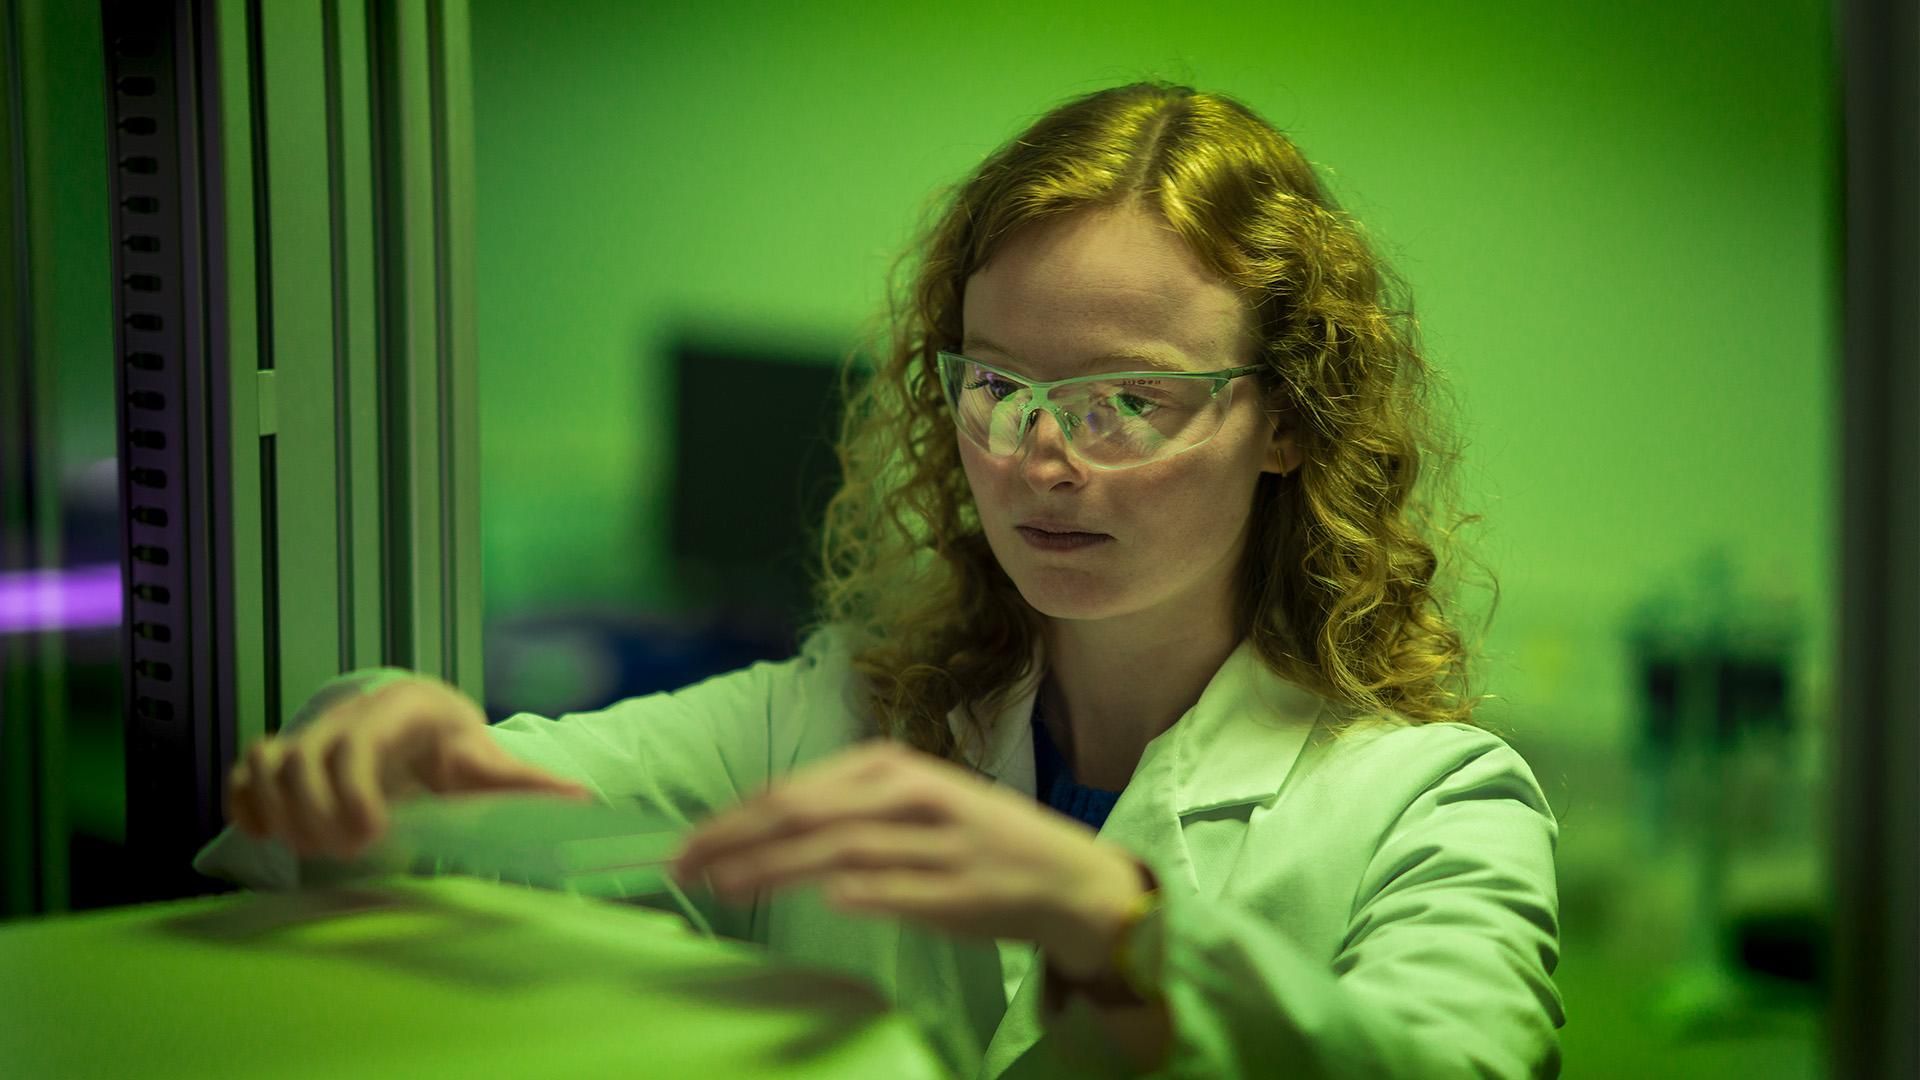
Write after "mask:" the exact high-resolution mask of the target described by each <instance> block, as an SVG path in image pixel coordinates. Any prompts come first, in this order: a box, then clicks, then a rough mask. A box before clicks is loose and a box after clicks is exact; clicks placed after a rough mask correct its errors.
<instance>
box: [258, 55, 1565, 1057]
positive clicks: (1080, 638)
mask: <svg viewBox="0 0 1920 1080" xmlns="http://www.w3.org/2000/svg"><path fill="white" fill-rule="evenodd" d="M915 250H916V251H918V252H920V253H921V256H922V257H921V259H920V261H919V264H918V266H917V268H916V270H915V274H914V277H913V280H912V283H911V296H910V301H909V303H908V305H907V306H906V309H905V311H904V312H903V313H902V312H899V311H898V310H896V317H895V318H894V320H893V322H892V327H891V341H890V344H889V347H888V348H887V349H886V350H885V351H884V354H883V357H882V362H881V363H880V364H879V365H878V366H877V369H876V370H875V371H874V373H873V375H872V377H871V378H870V379H868V380H867V381H866V382H865V383H864V385H862V386H861V387H859V388H858V389H857V391H851V390H850V393H849V400H848V408H847V412H846V416H845V420H844V426H843V429H842V433H841V441H840V460H841V465H842V469H843V474H844V485H843V487H842V488H841V490H840V492H839V494H838V495H837V496H836V497H835V499H834V500H833V502H832V503H831V504H830V506H829V508H828V511H827V516H826V521H825V523H824V527H823V529H822V534H821V540H822V568H821V575H820V581H819V588H818V594H819V596H818V598H819V611H820V619H819V622H818V623H817V624H816V626H815V628H814V630H813V632H812V633H811V634H810V635H809V637H808V640H807V643H806V645H805V647H804V648H803V650H802V655H801V656H799V657H796V658H795V659H793V660H791V661H788V662H786V663H783V664H759V665H755V666H754V667H752V668H749V669H747V670H745V671H741V672H736V673H733V674H731V675H726V676H721V677H719V678H716V679H712V680H708V681H707V682H704V683H702V684H700V685H698V686H694V687H690V688H688V689H686V690H683V691H680V692H678V693H675V694H663V695H653V696H651V697H647V698H641V699H635V700H631V701H627V702H622V703H619V704H617V705H615V706H613V707H611V708H609V709H607V710H604V711H602V712H599V713H594V714H590V715H582V716H572V717H566V718H562V719H561V720H559V721H554V720H547V719H544V718H540V717H534V716H529V715H521V716H516V717H513V718H512V719H510V720H508V721H507V722H505V723H503V724H500V725H498V726H496V727H493V728H488V727H487V726H486V725H485V722H484V719H483V718H482V717H481V714H480V712H479V710H478V709H477V708H476V707H475V706H474V705H473V704H472V703H471V702H470V701H467V700H466V699H464V698H461V697H460V696H459V695H458V694H457V692H455V691H453V690H452V689H451V688H449V687H446V686H444V685H443V684H439V683H437V682H436V681H434V680H428V679H421V678H418V677H413V676H409V675H407V674H405V673H396V672H385V673H373V675H372V676H368V675H365V674H361V675H358V676H350V677H347V678H346V679H344V680H342V681H340V685H339V686H336V687H330V688H329V690H328V691H326V692H323V694H322V695H319V696H317V697H316V699H315V701H314V702H311V703H309V707H308V709H307V710H306V714H307V715H306V716H304V717H303V718H302V719H303V723H302V724H301V725H300V727H299V730H298V731H297V732H293V731H292V728H291V727H290V729H289V733H283V735H282V736H281V737H279V738H276V739H268V740H264V741H262V742H260V743H259V744H257V745H255V746H254V747H253V748H252V749H251V750H250V752H249V754H248V755H247V758H246V759H245V760H244V761H243V762H242V763H241V764H240V765H239V766H237V767H236V769H235V770H234V774H233V777H232V781H231V789H230V806H231V814H232V818H233V820H234V822H235V824H236V825H237V826H238V827H239V828H241V829H242V830H245V831H246V832H248V833H251V834H253V835H254V836H258V837H266V836H272V837H278V838H281V839H284V840H286V841H287V842H288V844H289V845H290V846H292V847H293V848H294V849H295V850H297V851H299V852H301V853H303V854H328V855H334V856H338V857H352V856H353V855H355V854H357V853H358V852H360V851H362V850H364V848H365V847H366V845H368V844H369V843H371V842H372V841H373V840H374V839H375V838H377V837H378V836H379V835H380V833H381V831H382V829H383V828H384V823H385V820H386V819H385V806H386V805H387V804H388V803H390V802H391V801H393V800H395V799H397V798H404V797H406V796H408V795H411V794H414V793H417V792H419V791H421V790H425V789H431V790H436V791H443V792H444V791H463V790H477V789H483V788H500V787H518V788H530V789H534V790H547V791H554V792H560V793H566V794H573V795H576V796H580V795H598V796H600V797H603V798H610V799H632V800H639V801H641V802H643V803H645V804H648V805H650V806H653V807H655V808H657V809H658V810H659V811H660V812H661V813H662V814H664V815H666V816H668V817H669V818H671V819H673V820H675V821H677V822H681V823H684V824H686V825H689V826H693V831H692V833H691V836H690V838H689V839H688V841H687V843H686V845H685V847H684V848H683V850H682V851H681V852H680V853H679V856H678V858H677V859H676V861H675V873H676V874H677V875H679V876H681V877H682V878H683V879H684V880H687V881H689V882H695V881H698V882H705V883H706V884H708V885H710V886H711V890H712V891H711V893H710V894H706V893H703V894H701V895H703V896H707V897H708V899H707V900H706V901H703V902H705V903H709V904H710V905H711V910H710V912H709V914H710V917H711V920H712V921H713V923H714V925H715V927H716V928H717V929H719V930H721V931H722V932H725V933H728V934H730V935H732V936H736V937H740V938H744V939H747V940H753V941H759V942H763V943H765V944H767V945H768V946H770V947H772V948H774V949H776V950H778V951H781V952H783V953H786V954H789V955H793V956H797V957H800V958H803V959H808V960H812V961H815V962H819V963H824V964H831V965H834V966H839V967H844V968H848V969H851V970H854V971H858V972H860V973H861V974H863V975H865V976H866V977H868V978H870V979H872V980H873V981H875V982H876V983H878V984H879V985H880V986H881V987H882V988H883V989H884V990H885V991H886V992H888V993H889V994H890V996H891V997H892V998H893V1000H895V1001H896V1002H897V1003H898V1004H899V1006H900V1007H901V1008H902V1009H904V1010H906V1011H908V1012H909V1013H911V1014H912V1015H914V1016H915V1017H916V1019H918V1020H919V1021H920V1023H921V1024H922V1026H923V1028H924V1029H925V1030H926V1031H927V1033H928V1035H929V1037H930V1038H931V1039H932V1041H933V1042H934V1044H935V1045H936V1047H937V1048H938V1049H939V1050H940V1051H941V1053H942V1054H943V1055H944V1056H945V1057H946V1058H947V1060H948V1061H949V1063H950V1064H952V1065H953V1066H954V1068H955V1069H956V1071H957V1072H959V1073H960V1074H961V1075H980V1076H1000V1075H1014V1074H1025V1073H1032V1074H1034V1075H1042V1074H1044V1073H1045V1072H1046V1071H1047V1069H1049V1068H1052V1067H1054V1065H1055V1064H1057V1063H1058V1062H1059V1061H1062V1060H1066V1059H1068V1058H1075V1057H1080V1056H1081V1055H1083V1054H1084V1053H1087V1052H1090V1051H1089V1048H1090V1047H1093V1046H1095V1045H1106V1046H1109V1047H1111V1048H1112V1051H1111V1052H1112V1053H1114V1055H1115V1056H1114V1057H1113V1058H1111V1059H1110V1060H1109V1063H1110V1064H1112V1065H1114V1066H1116V1067H1118V1066H1131V1067H1135V1068H1139V1069H1164V1070H1165V1071H1167V1072H1170V1073H1173V1074H1177V1075H1205V1076H1231V1075H1255V1074H1266V1073H1269V1072H1273V1073H1279V1072H1282V1071H1285V1072H1288V1073H1292V1074H1297V1075H1329V1076H1332V1075H1341V1076H1346V1075H1351V1076H1368V1077H1377V1076H1419V1077H1427V1076H1441V1075H1466V1074H1473V1075H1494V1076H1531V1075H1539V1074H1543V1073H1544V1074H1553V1073H1556V1072H1557V1071H1558V1046H1557V1036H1556V1033H1555V1029H1556V1028H1557V1027H1559V1026H1560V1025H1561V1023H1562V1022H1563V1018H1562V1014H1561V1010H1560V1002H1559V997H1558V995H1557V993H1556V992H1555V990H1554V987H1553V984H1552V981H1551V973H1552V970H1553V967H1554V965H1555V963H1556V960H1557V955H1558V940H1557V899H1556V890H1555V882H1554V872H1553V848H1554V844H1555V840H1556V836H1557V827H1556V824H1555V822H1554V819H1553V816H1552V813H1551V811H1550V809H1549V808H1548V806H1547V804H1546V801H1545V799H1544V798H1543V797H1542V795H1541V793H1540V790H1539V787H1538V785H1537V784H1536V783H1535V781H1534V778H1533V776H1532V774H1531V772H1530V771H1529V770H1528V768H1527V766H1526V765H1525V763H1524V762H1523V761H1522V760H1521V759H1520V757H1519V756H1518V755H1517V754H1515V753H1514V752H1513V751H1512V750H1511V749H1510V748H1508V747H1507V746H1506V744H1505V743H1504V742H1503V741H1501V740H1500V739H1499V738H1497V737H1495V736H1493V735H1490V734H1488V733H1486V732H1484V731H1482V730H1481V729H1479V728H1477V727H1474V726H1473V725H1472V724H1471V716H1472V711H1473V708H1474V705H1475V701H1474V699H1472V698H1471V697H1470V696H1469V695H1468V694H1467V692H1466V674H1467V673H1466V662H1467V651H1466V648H1465V646H1464V644H1463V640H1462V636H1461V634H1460V633H1459V632H1458V630H1457V629H1456V628H1455V627H1454V626H1452V625H1451V624H1450V623H1449V621H1448V620H1447V618H1446V617H1445V614H1444V609H1443V607H1442V603H1441V597H1440V595H1439V594H1438V593H1437V592H1436V586H1435V572H1436V570H1437V569H1438V568H1439V567H1440V565H1441V561H1440V559H1439V558H1438V557H1437V555H1436V552H1435V550H1434V548H1433V547H1432V546H1431V543H1430V538H1429V536H1428V535H1427V533H1428V531H1429V528H1430V521H1431V519H1432V517H1433V509H1432V504H1433V503H1434V502H1435V501H1436V497H1435V496H1434V495H1433V489H1432V484H1433V473H1432V470H1431V468H1429V470H1428V480H1429V486H1428V488H1424V489H1422V490H1421V491H1420V492H1419V493H1418V494H1416V490H1415V488H1416V481H1417V480H1419V479H1420V477H1421V475H1422V465H1423V464H1426V465H1429V466H1431V465H1432V464H1434V463H1435V462H1436V461H1437V460H1444V459H1445V458H1446V457H1447V456H1448V453H1447V451H1446V450H1445V449H1444V447H1443V446H1442V445H1441V444H1440V443H1439V440H1438V438H1437V436H1436V433H1435V432H1436V428H1435V425H1434V424H1433V422H1432V421H1431V419H1430V418H1429V416H1428V414H1427V412H1426V410H1425V408H1424V406H1423V402H1424V400H1425V395H1426V392H1427V390H1428V384H1429V382H1430V381H1431V376H1430V373H1429V371H1428V369H1427V367H1426V365H1425V363H1424V361H1423V360H1422V358H1421V355H1420V353H1419V351H1418V348H1417V345H1416V342H1415V335H1414V330H1413V327H1412V325H1411V320H1410V319H1407V318H1405V316H1406V315H1407V312H1405V311H1403V310H1400V309H1396V308H1395V307H1393V306H1391V301H1390V298H1389V297H1388V296H1387V295H1386V293H1385V289H1384V285H1383V283H1384V282H1387V281H1390V280H1393V279H1391V277H1390V275H1389V273H1388V271H1387V270H1386V269H1385V268H1384V267H1382V266H1381V265H1380V264H1379V263H1378V261H1377V260H1376V259H1375V258H1374V256H1373V255H1372V254H1371V253H1370V251H1369V249H1368V247H1367V246H1366V244H1365V243H1364V241H1363V239H1362V237H1361V235H1360V232H1359V229H1358V227H1357V226H1356V225H1355V224H1354V223H1353V222H1352V221H1351V220H1350V219H1348V218H1347V217H1345V216H1344V215H1343V214H1342V213H1341V212H1340V211H1339V210H1338V209H1337V207H1336V206H1335V205H1334V203H1333V200H1332V199H1331V198H1330V197H1329V196H1328V195H1327V194H1326V192H1325V191H1324V190H1323V188H1322V186H1321V184H1320V183H1319V181H1318V179H1317V178H1316V176H1315V175H1314V172H1313V170H1312V168H1311V167H1310V166H1309V165H1308V164H1307V162H1306V161H1305V160H1304V159H1303V158H1302V157H1301V156H1300V154H1299V153H1298V151H1297V150H1296V149H1295V148H1294V147H1293V146H1292V144H1291V143H1289V142H1288V140H1287V139H1286V138H1285V137H1284V136H1283V135H1281V134H1280V133H1278V132H1277V131H1275V130H1274V129H1273V128H1272V127H1270V126H1269V125H1268V124H1266V123H1265V122H1264V121H1263V120H1261V119H1260V118H1258V117H1257V116H1256V115H1254V114H1253V113H1252V112H1251V111H1249V110H1248V109H1246V108H1245V107H1244V106H1242V105H1240V104H1238V103H1236V102H1234V101H1232V100H1231V99H1228V98H1225V97H1221V96H1218V95H1212V94H1201V93H1196V92H1194V91H1192V90H1190V89H1187V88H1185V87H1176V86H1166V85H1161V84H1138V85H1133V86H1126V87H1121V88H1117V89H1113V90H1109V91H1104V92H1100V93H1095V94H1091V95H1088V96H1086V97H1083V98H1080V99H1078V100H1075V101H1072V102H1070V103H1068V104H1066V105H1064V106H1062V107H1061V108H1059V109H1056V110H1055V111H1053V112H1052V113H1050V114H1048V115H1047V116H1045V117H1043V118H1042V119H1041V120H1040V121H1038V122H1037V123H1036V124H1034V125H1033V126H1032V127H1031V128H1030V129H1029V130H1027V131H1026V132H1023V133H1022V134H1021V135H1020V136H1018V137H1017V138H1015V139H1014V140H1012V141H1010V142H1009V143H1007V144H1006V145H1005V146H1004V147H1002V148H1001V149H1000V150H998V151H997V152H995V153H994V154H993V155H992V156H990V157H989V158H988V159H987V160H986V161H985V162H984V163H983V164H982V165H981V166H980V168H979V169H978V170H977V171H976V172H975V173H974V175H973V176H971V177H969V178H968V179H967V180H966V181H965V182H963V183H962V184H961V185H960V186H959V187H958V188H957V190H956V191H955V192H954V194H953V196H952V197H951V199H950V200H949V202H948V205H947V206H946V208H945V210H944V213H942V214H941V215H940V216H939V218H938V220H937V222H936V223H935V225H934V226H933V228H932V229H931V230H930V232H929V234H928V235H927V236H925V237H924V238H922V239H921V241H919V242H918V243H916V245H915ZM1436 531H1437V530H1436ZM353 687H358V688H360V689H361V690H363V691H364V692H363V693H360V694H358V695H357V696H354V695H351V694H350V689H349V688H353ZM343 693H345V694H349V695H350V696H347V697H346V698H345V699H344V700H341V699H340V698H339V695H341V694H343ZM873 736H880V737H879V738H873ZM1096 830H1098V832H1097V833H1096Z"/></svg>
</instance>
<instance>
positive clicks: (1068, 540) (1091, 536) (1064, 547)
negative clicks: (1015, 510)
mask: <svg viewBox="0 0 1920 1080" xmlns="http://www.w3.org/2000/svg"><path fill="white" fill-rule="evenodd" d="M1014 528H1015V531H1017V532H1019V534H1020V536H1021V539H1024V540H1025V541H1026V542H1027V543H1029V544H1031V545H1032V546H1034V547H1036V548H1039V549H1040V550H1042V551H1079V550H1081V549H1082V548H1090V547H1094V546H1096V545H1099V544H1104V543H1106V542H1107V541H1109V540H1112V539H1113V537H1111V536H1108V535H1106V534H1105V533H1083V532H1075V533H1050V532H1046V531H1044V530H1042V529H1030V528H1028V527H1026V526H1025V525H1016V526H1015V527H1014Z"/></svg>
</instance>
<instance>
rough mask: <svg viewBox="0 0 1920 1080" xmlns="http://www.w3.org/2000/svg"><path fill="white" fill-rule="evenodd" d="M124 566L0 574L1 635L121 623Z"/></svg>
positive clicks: (108, 564)
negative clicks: (121, 587) (121, 579)
mask: <svg viewBox="0 0 1920 1080" xmlns="http://www.w3.org/2000/svg"><path fill="white" fill-rule="evenodd" d="M120 600H121V589H120V567H119V566H118V565H116V564H113V563H106V564H103V565H99V566H79V567H75V568H73V569H71V570H25V571H20V572H17V573H11V574H0V634H25V633H32V632H35V631H47V630H83V629H88V628H91V627H100V626H118V625H120V620H121V605H120Z"/></svg>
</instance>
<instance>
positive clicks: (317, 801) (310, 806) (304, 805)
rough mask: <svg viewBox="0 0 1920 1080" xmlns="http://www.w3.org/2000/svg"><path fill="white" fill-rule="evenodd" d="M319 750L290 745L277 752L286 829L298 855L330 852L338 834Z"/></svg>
mask: <svg viewBox="0 0 1920 1080" xmlns="http://www.w3.org/2000/svg"><path fill="white" fill-rule="evenodd" d="M324 764H325V763H324V761H323V760H322V759H321V753H320V752H316V751H315V750H314V749H312V748H310V747H307V746H301V745H297V744H296V745H294V746H291V747H289V748H288V750H287V752H286V753H284V754H282V755H280V770H279V776H278V777H277V779H278V781H279V789H280V796H281V799H282V806H283V807H284V808H285V809H286V814H287V826H288V833H289V835H290V836H291V837H292V838H293V847H294V850H295V851H297V852H299V853H300V854H301V855H315V854H322V853H331V852H332V851H333V849H334V846H335V843H336V840H337V838H338V835H339V828H338V825H337V823H336V821H335V818H336V816H337V814H338V805H339V801H338V800H337V799H335V798H334V796H333V787H332V785H331V784H330V783H329V782H328V780H327V776H326V774H325V772H324V771H323V768H324Z"/></svg>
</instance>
